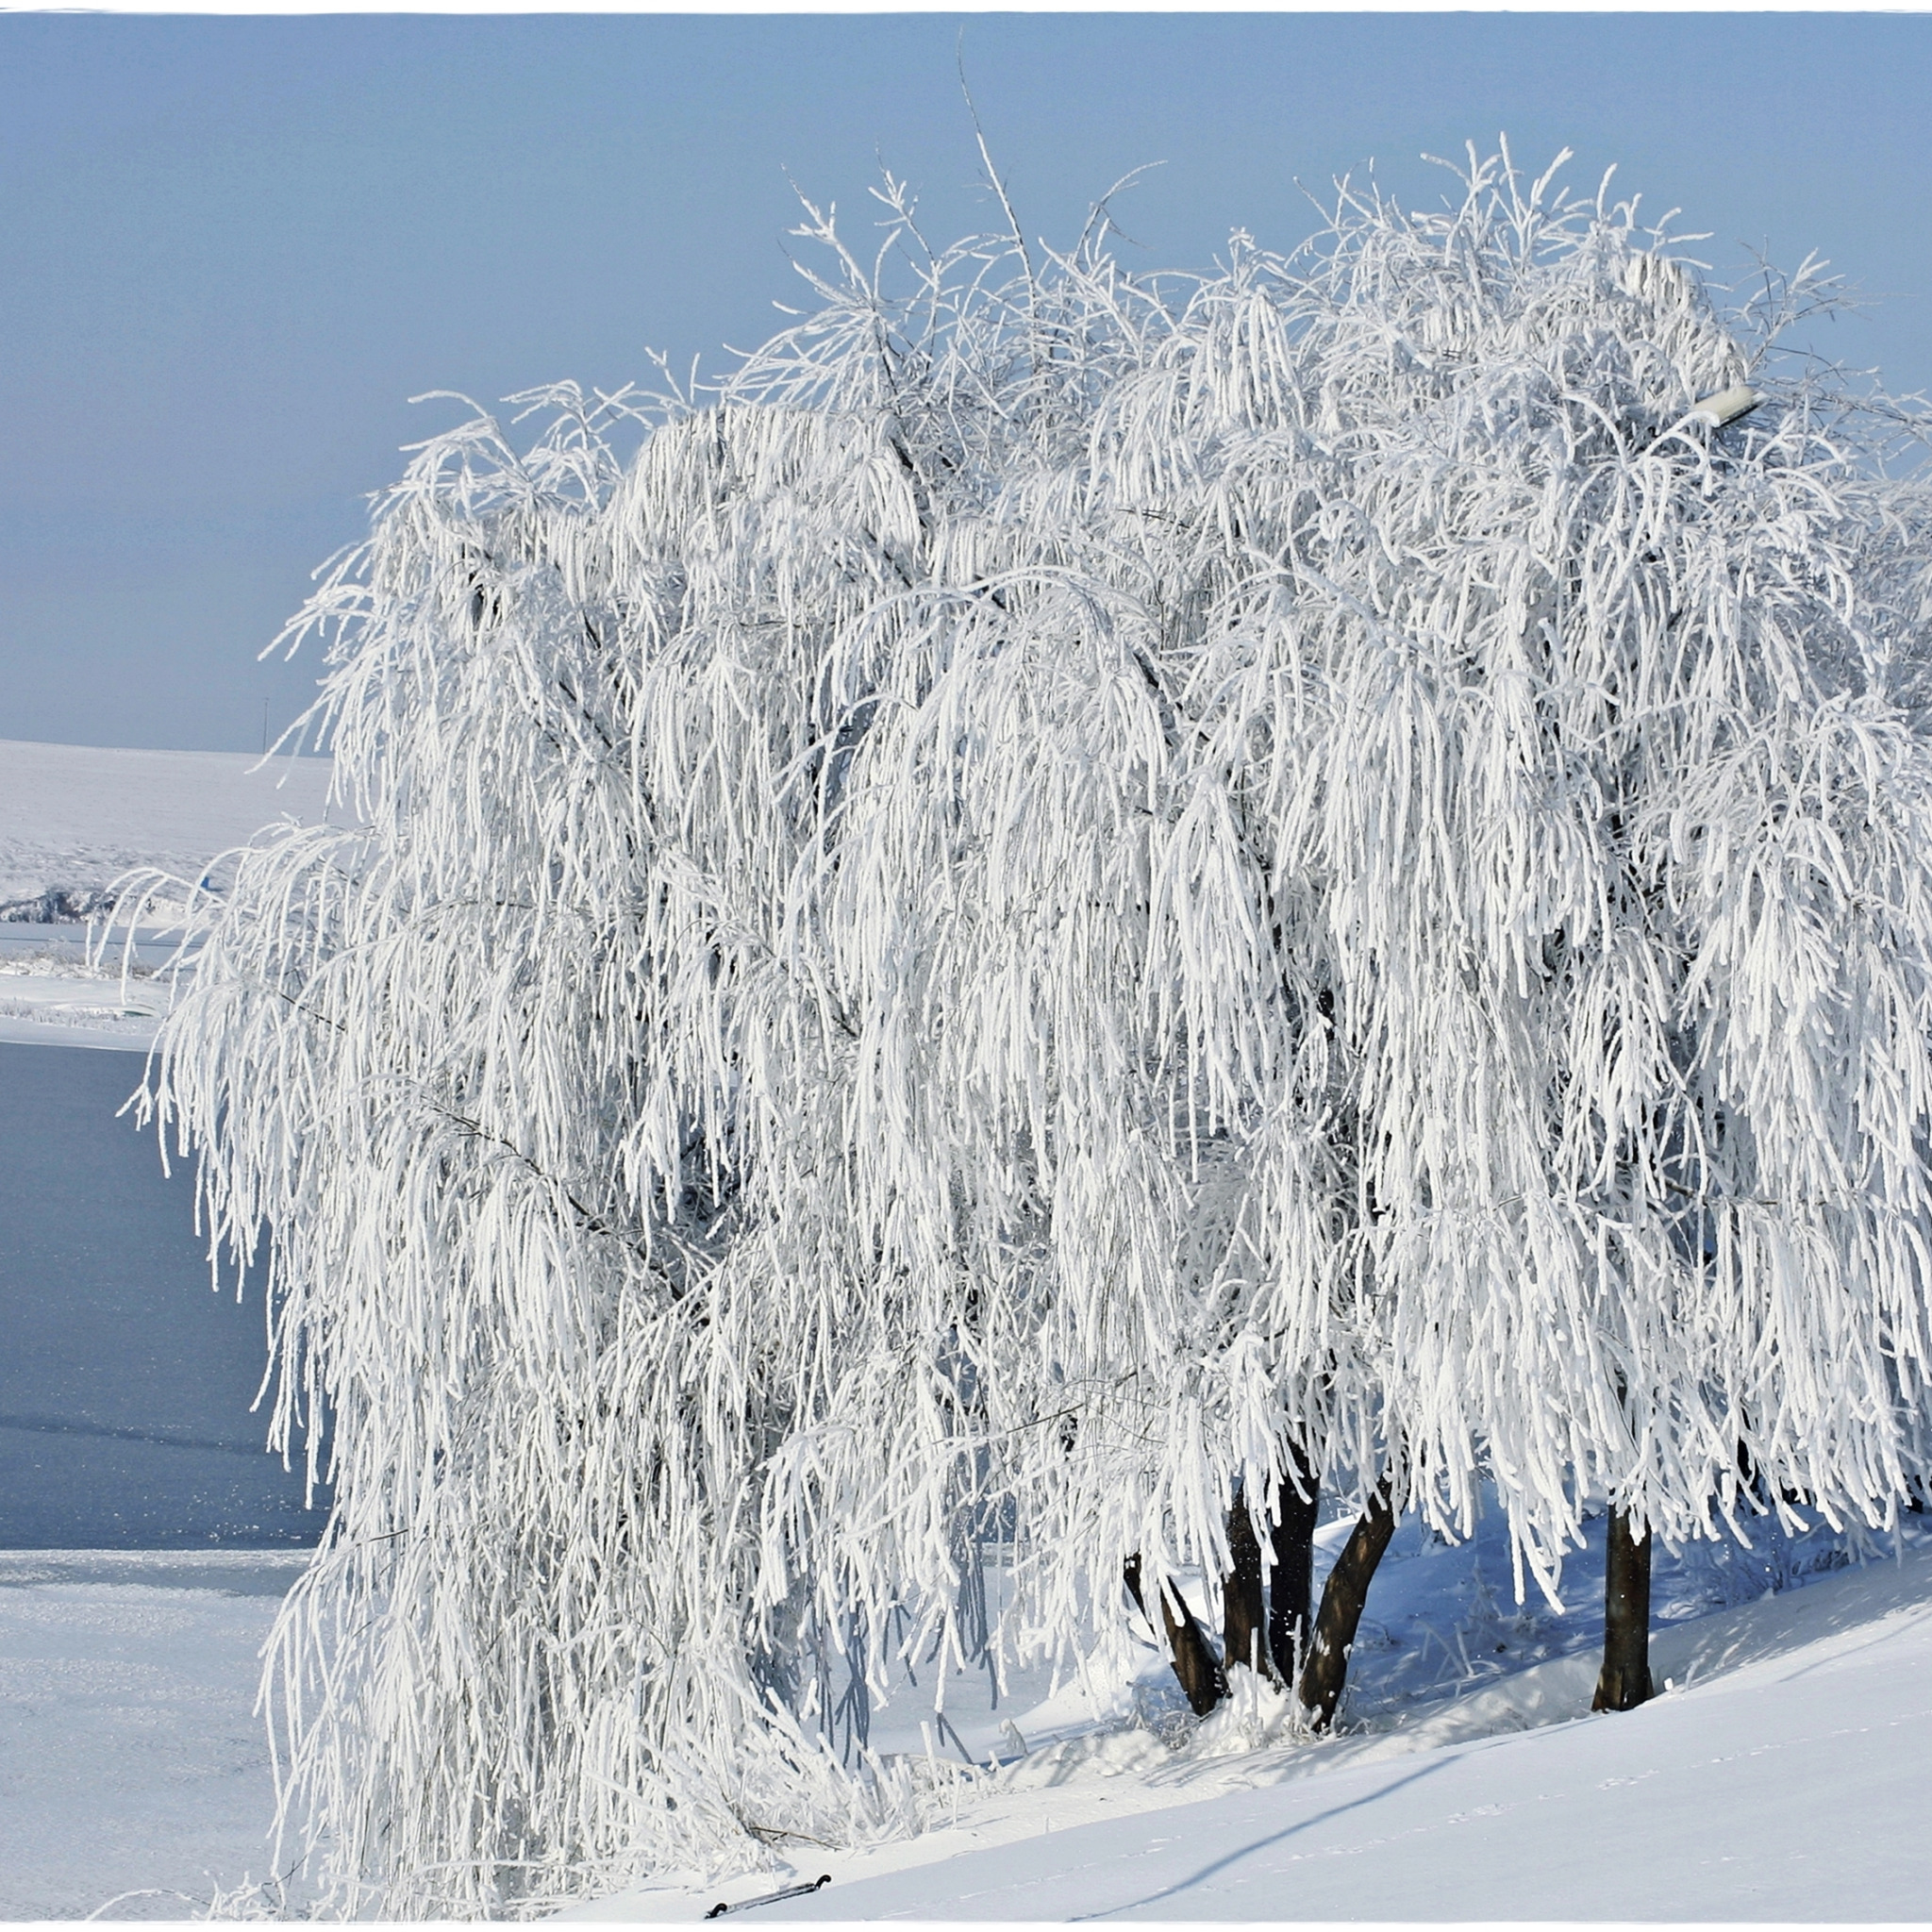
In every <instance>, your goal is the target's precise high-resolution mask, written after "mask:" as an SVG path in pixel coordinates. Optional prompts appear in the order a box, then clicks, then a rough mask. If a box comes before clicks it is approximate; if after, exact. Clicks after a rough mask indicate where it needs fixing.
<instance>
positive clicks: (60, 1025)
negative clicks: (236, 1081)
mask: <svg viewBox="0 0 1932 1932" xmlns="http://www.w3.org/2000/svg"><path fill="white" fill-rule="evenodd" d="M333 772H334V765H333V761H332V760H330V759H327V758H277V759H275V761H274V762H273V763H270V764H266V765H264V764H263V763H262V762H261V760H259V759H258V758H251V757H249V756H248V755H247V754H245V753H241V754H236V753H227V752H189V751H117V750H102V749H98V748H95V747H93V746H90V745H74V744H31V743H24V742H21V741H16V740H0V1041H6V1040H13V1041H58V1042H60V1043H63V1044H69V1045H90V1046H127V1047H135V1048H144V1047H145V1046H146V1045H147V1043H148V1041H150V1040H151V1039H152V1038H153V1035H154V1026H155V1021H156V1019H157V1017H158V1014H159V1013H160V1012H161V1011H162V1010H163V1004H162V1003H163V998H164V994H163V990H162V989H161V988H159V987H158V986H152V985H149V984H147V983H146V982H145V981H144V980H143V978H142V976H141V975H140V974H137V975H136V976H135V977H134V978H133V979H132V980H131V981H130V982H129V983H127V984H126V985H124V984H123V982H122V978H121V974H120V971H119V968H118V964H117V966H116V968H115V969H114V970H113V971H111V972H104V971H101V970H98V969H94V968H91V967H90V966H89V965H88V963H87V960H86V957H85V953H86V948H85V943H84V941H85V926H84V924H83V923H82V922H84V921H85V919H86V918H87V916H88V914H89V913H91V912H92V911H94V910H95V909H96V908H98V907H99V906H100V905H101V903H102V898H103V894H104V892H105V891H106V889H107V888H108V886H109V885H110V884H111V883H112V882H113V880H114V879H115V878H116V877H118V876H119V875H120V874H122V873H125V872H126V871H128V870H130V869H131V868H133V867H136V866H156V867H158V868H159V869H161V870H162V871H164V872H169V873H173V874H176V875H177V876H179V877H181V878H184V879H187V880H191V881H192V880H194V879H198V878H200V877H201V876H202V875H203V874H204V873H205V872H206V871H207V869H208V864H209V861H210V860H211V859H213V858H215V856H216V854H218V853H220V852H223V851H225V850H227V849H229V848H231V847H233V846H236V845H239V844H242V842H244V841H246V840H247V839H248V838H249V837H250V836H251V835H252V834H254V833H255V832H256V831H258V830H259V829H260V828H261V827H262V826H263V825H266V824H272V823H274V822H275V821H276V820H278V819H282V818H292V819H294V820H296V821H298V822H299V823H301V824H317V823H320V822H322V821H324V820H325V819H326V818H327V817H328V815H329V806H328V788H329V782H330V779H331V777H332V775H333ZM338 815H340V814H339V813H338ZM149 963H152V962H149Z"/></svg>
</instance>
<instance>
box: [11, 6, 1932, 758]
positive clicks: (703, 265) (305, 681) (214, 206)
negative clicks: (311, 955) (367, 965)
mask: <svg viewBox="0 0 1932 1932" xmlns="http://www.w3.org/2000/svg"><path fill="white" fill-rule="evenodd" d="M962 24H963V28H964V54H965V60H966V66H967V72H968V77H969V79H970V80H971V83H972V86H973V89H974V96H975V99H976V101H977V104H978V108H979V112H980V118H981V120H982V122H983V124H984V125H985V128H986V132H987V135H988V138H989V140H990V142H991V145H992V148H993V151H994V156H995V158H996V160H997V161H998V163H999V165H1000V167H1001V169H1002V171H1003V173H1004V174H1005V175H1007V177H1008V185H1009V187H1010V189H1011V191H1012V193H1013V196H1014V199H1015V201H1016V203H1017V206H1018V208H1019V212H1020V216H1021V220H1022V222H1023V224H1024V226H1025V227H1026V228H1027V229H1028V230H1029V231H1030V232H1031V234H1033V235H1043V236H1045V237H1046V238H1047V239H1048V240H1049V241H1056V242H1065V241H1068V240H1071V238H1072V237H1073V235H1074V233H1075V232H1076V231H1077V229H1078V227H1079V225H1080V222H1081V220H1082V219H1083V218H1084V216H1085V213H1086V210H1087V207H1088V204H1089V202H1090V201H1091V200H1092V199H1093V198H1094V197H1095V196H1096V195H1098V194H1099V193H1100V192H1103V191H1104V190H1105V189H1106V188H1107V187H1108V185H1109V184H1111V183H1112V182H1113V181H1114V180H1115V179H1116V178H1117V177H1118V176H1119V175H1123V174H1124V173H1125V172H1126V171H1127V170H1128V169H1130V168H1132V167H1134V166H1136V165H1137V164H1139V163H1141V162H1143V161H1163V162H1165V163H1166V166H1164V167H1163V168H1161V169H1159V170H1158V172H1156V173H1155V174H1153V175H1150V176H1148V177H1146V178H1145V180H1144V181H1143V183H1142V185H1141V186H1140V187H1138V188H1137V189H1135V190H1134V191H1133V192H1132V193H1131V195H1130V196H1129V197H1127V198H1126V199H1125V200H1124V203H1123V204H1122V207H1121V209H1120V216H1121V220H1122V223H1123V225H1124V226H1125V227H1126V228H1127V230H1128V231H1129V232H1130V233H1131V234H1132V235H1133V237H1134V238H1135V242H1136V243H1137V244H1139V245H1137V246H1134V247H1124V249H1123V253H1124V256H1125V257H1126V258H1127V259H1128V260H1129V261H1130V262H1131V263H1132V264H1133V265H1135V266H1137V267H1145V268H1150V269H1151V268H1181V269H1185V268H1191V267H1196V266H1205V265H1207V263H1208V261H1209V260H1210V259H1211V258H1212V257H1213V256H1214V255H1215V254H1216V252H1217V251H1218V250H1219V249H1220V248H1221V247H1222V245H1223V244H1224V241H1225V239H1226V236H1227V233H1228V231H1229V229H1230V228H1233V227H1237V226H1239V227H1245V228H1247V229H1248V230H1250V231H1251V232H1252V233H1253V234H1255V236H1256V237H1257V240H1258V241H1260V242H1262V243H1263V244H1264V245H1269V246H1279V247H1285V246H1289V245H1291V244H1292V243H1293V242H1295V241H1297V240H1299V239H1300V238H1301V237H1302V236H1303V235H1304V234H1305V233H1307V230H1308V228H1309V226H1310V225H1311V218H1310V216H1309V213H1308V210H1307V203H1306V201H1305V200H1304V198H1303V196H1302V192H1301V191H1300V190H1299V189H1298V188H1297V186H1296V179H1297V177H1299V178H1300V179H1301V180H1302V181H1304V182H1307V183H1308V184H1309V185H1310V186H1314V187H1320V186H1322V185H1324V184H1325V183H1326V181H1327V180H1328V178H1329V177H1330V176H1331V175H1335V174H1337V173H1339V172H1341V171H1342V170H1344V169H1348V168H1352V167H1358V166H1359V165H1360V164H1361V163H1363V162H1365V161H1367V160H1368V159H1370V158H1374V160H1375V162H1376V163H1377V172H1378V173H1379V175H1381V177H1382V179H1383V180H1384V182H1385V183H1386V184H1387V185H1389V186H1390V187H1391V188H1393V189H1394V190H1395V191H1396V192H1399V193H1401V194H1403V195H1404V196H1405V197H1408V198H1421V197H1423V196H1427V197H1429V198H1431V199H1433V198H1435V197H1437V196H1438V195H1440V193H1441V188H1440V187H1439V186H1438V184H1437V179H1436V178H1434V177H1433V171H1431V170H1430V169H1428V168H1426V167H1425V166H1424V164H1423V163H1422V162H1421V161H1420V160H1419V158H1418V157H1419V155H1420V154H1421V153H1423V152H1424V151H1426V152H1429V153H1435V154H1446V155H1459V154H1460V153H1461V150H1462V143H1463V142H1464V141H1465V140H1469V139H1474V140H1475V141H1477V142H1480V143H1484V144H1485V145H1486V146H1491V145H1493V142H1494V137H1495V135H1496V134H1497V132H1498V130H1505V131H1507V133H1508V135H1509V137H1510V142H1511V145H1512V147H1513V148H1514V150H1515V152H1516V154H1517V156H1518V158H1520V159H1521V160H1523V161H1524V162H1526V163H1535V164H1537V165H1541V163H1542V162H1543V161H1545V160H1547V159H1548V158H1550V157H1551V156H1552V155H1553V154H1554V153H1555V151H1556V150H1557V148H1558V147H1559V146H1565V145H1567V146H1570V147H1574V149H1575V150H1576V151H1577V158H1576V160H1575V161H1574V163H1572V166H1571V168H1570V170H1569V178H1570V179H1571V180H1572V181H1573V182H1574V183H1575V184H1576V185H1577V186H1579V187H1588V188H1592V189H1593V188H1594V186H1595V183H1596V180H1597V177H1598V175H1600V174H1601V173H1602V171H1603V169H1604V168H1605V167H1607V165H1609V164H1610V163H1611V162H1613V161H1614V162H1619V163H1621V172H1620V174H1619V175H1618V185H1619V189H1620V191H1622V192H1641V193H1642V195H1643V197H1644V200H1643V208H1644V209H1645V211H1646V212H1655V213H1657V214H1661V213H1662V212H1663V211H1664V210H1666V209H1667V208H1672V207H1674V206H1681V207H1682V208H1683V209H1684V222H1685V224H1686V225H1689V226H1691V227H1694V228H1708V229H1711V230H1713V231H1714V233H1713V238H1712V240H1711V241H1710V242H1708V243H1707V244H1706V253H1707V256H1708V258H1709V259H1710V260H1711V261H1712V262H1713V264H1714V265H1715V266H1716V268H1718V269H1719V270H1720V271H1724V272H1733V271H1738V272H1741V271H1742V270H1743V269H1744V267H1745V266H1746V264H1748V262H1749V260H1750V251H1752V250H1754V249H1761V250H1766V251H1768V252H1769V254H1770V255H1771V257H1772V258H1774V260H1777V261H1779V262H1780V263H1783V264H1785V265H1788V266H1794V265H1795V264H1796V262H1797V261H1798V260H1799V258H1802V257H1803V256H1804V254H1805V253H1806V251H1807V250H1808V249H1814V248H1815V249H1818V250H1819V251H1821V252H1822V253H1824V255H1826V256H1828V257H1829V258H1831V260H1832V262H1833V264H1834V265H1835V266H1836V267H1837V268H1838V269H1840V271H1841V272H1842V273H1844V274H1845V275H1847V276H1849V277H1850V278H1851V279H1852V280H1853V281H1854V282H1855V283H1857V285H1858V286H1859V287H1861V288H1862V289H1863V290H1864V291H1866V292H1867V293H1868V294H1870V295H1872V296H1878V297H1883V298H1884V300H1883V302H1882V303H1881V305H1880V306H1879V307H1878V308H1876V310H1875V312H1872V313H1868V314H1864V315H1860V316H1857V317H1853V318H1850V319H1840V320H1839V321H1837V322H1835V323H1833V324H1831V325H1828V326H1823V327H1822V328H1821V331H1820V334H1819V337H1818V346H1819V347H1821V348H1822V349H1824V350H1825V351H1826V352H1828V353H1830V354H1832V355H1834V356H1836V357H1839V358H1843V359H1847V360H1850V361H1852V362H1854V363H1857V364H1858V365H1859V366H1869V365H1878V366H1880V367H1881V368H1882V369H1883V371H1884V374H1885V376H1886V378H1887V380H1888V382H1889V384H1890V386H1891V387H1892V388H1894V389H1897V390H1911V389H1921V388H1932V162H1928V158H1927V149H1926V130H1927V127H1928V125H1932V106H1928V104H1932V17H1928V16H1925V15H1917V16H1914V15H1881V14H1870V15H1856V14H1854V15H1846V14H1826V15H1769V14H1736V13H1732V14H1712V15H1694V14H1681V15H1657V14H1633V15H1614V14H1596V15H1587V14H1567V15H1566V14H1557V15H1523V14H1517V15H1478V14H1467V13H1465V14H1433V15H1431V14H1421V15H1415V14H1411V15H1389V14H1383V15H1354V16H1351V15H1314V14H1300V15H1296V14H1276V15H1262V16H1257V15H1222V16H1214V15H1205V14H1188V13H1175V14H1153V15H1149V14H1128V15H1105V14H1080V15H1050V14H1037V15H1024V14H1023V15H1015V14H1006V15H997V14H988V15H968V16H963V17H961V16H944V15H909V14H900V15H884V16H879V15H870V16H849V17H838V16H803V17H791V18H787V17H782V16H780V17H773V16H759V17H738V18H732V17H724V16H712V17H703V16H700V17H675V16H672V17H656V18H653V17H647V16H646V17H640V16H625V17H560V16H550V17H543V16H525V17H498V18H489V17H468V18H460V17H450V18H440V17H432V16H393V17H384V16H373V17H345V16H336V17H321V18H306V19H305V18H228V19H221V18H201V19H196V18H181V17H147V18H142V17H127V16H124V17H113V16H100V15H56V14H45V15H33V14H25V15H23V14H14V15H8V16H0V425H4V430H0V738H40V739H52V740H58V741H69V742H79V743H94V744H125V745H140V746H163V747H166V746H176V747H182V748H207V749H220V750H246V749H252V748H254V747H255V746H256V745H257V744H258V742H259V740H260V733H261V729H262V719H263V709H264V701H266V707H267V711H268V716H269V722H270V724H271V726H272V727H275V728H278V727H279V726H280V725H281V724H285V723H286V722H287V721H288V720H289V719H291V717H292V716H293V715H294V714H295V712H296V711H297V710H298V709H299V708H301V706H302V705H303V704H304V703H305V702H306V701H307V698H308V694H309V692H310V691H312V686H313V680H314V677H315V675H316V674H317V668H318V667H317V666H316V665H315V663H314V662H313V661H308V660H305V659H304V658H297V660H296V661H295V663H294V664H292V665H287V666H281V665H271V666H261V665H258V664H257V663H256V661H255V654H256V652H257V651H258V650H259V649H260V647H261V646H262V645H263V644H264V643H266V642H267V641H268V640H269V639H270V638H271V637H272V636H273V635H274V633H275V630H276V629H277V628H278V627H279V625H280V624H281V622H282V620H283V619H284V618H285V617H286V616H287V615H288V614H289V613H290V612H291V611H292V610H293V608H295V607H296V606H297V605H298V604H299V603H300V601H301V599H302V597H303V595H304V594H305V591H306V589H307V579H308V571H309V570H310V569H311V568H313V567H314V566H315V565H317V564H319V563H320V562H321V561H322V560H323V559H324V558H325V557H326V556H328V554H329V553H330V552H331V551H333V550H334V549H336V548H337V547H338V546H339V545H341V544H342V543H344V542H348V541H353V540H354V539H355V538H356V537H357V536H358V534H359V532H360V530H361V528H362V525H363V519H364V516H365V505H364V501H363V499H364V496H365V494H366V492H368V491H372V490H375V489H377V488H379V487H380V486H381V485H383V484H384V483H386V482H388V481H389V480H391V478H392V477H393V476H394V475H396V474H397V472H398V470H399V469H400V467H401V463H402V460H403V458H401V456H400V455H399V454H398V451H399V446H400V445H401V444H403V443H405V442H407V441H410V440H411V439H412V438H415V437H418V436H421V435H423V434H424V433H425V432H426V431H428V430H429V429H431V428H433V427H436V426H440V425H444V424H446V423H448V422H449V421H451V420H452V414H453V410H452V406H451V405H449V404H447V403H439V404H427V405H423V406H419V407H417V408H413V409H412V408H409V407H408V404H407V401H406V398H407V397H408V396H409V395H411V394H413V393H416V392H418V391H424V390H428V389H456V390H462V391H467V392H468V393H470V394H472V395H475V396H476V397H478V398H479V399H486V400H490V399H494V398H496V397H498V396H501V395H502V394H504V393H506V392H507V391H510V390H512V389H517V388H523V387H526V386H528V385H530V384H533V383H537V382H541V381H545V380H549V379H552V378H556V377H561V376H572V377H575V378H576V379H578V380H580V381H582V382H585V383H594V384H598V385H602V386H609V385H612V384H616V383H619V382H623V381H625V380H626V379H632V378H639V379H641V378H645V377H647V376H648V375H649V374H650V370H649V365H648V363H647V361H646V358H645V353H644V352H645V350H646V349H647V348H650V347H655V348H661V349H664V350H667V351H669V352H670V353H671V354H672V356H673V358H674V359H675V360H676V361H678V362H679V363H687V362H688V361H689V360H690V358H691V356H692V355H693V354H696V353H703V354H705V355H706V356H707V357H708V358H711V359H713V360H715V359H716V355H717V351H718V350H719V348H720V346H721V345H722V344H724V343H727V342H728V343H735V344H738V345H740V346H747V345H749V344H750V343H752V342H753V341H757V340H758V339H759V338H761V337H762V336H764V335H766V334H768V333H770V331H771V329H772V328H773V327H774V325H776V322H777V318H776V317H775V316H774V312H773V309H772V306H771V305H772V304H773V302H774V300H789V299H792V291H793V290H794V288H796V287H797V286H798V285H797V284H796V282H795V278H794V277H793V276H792V275H791V270H790V268H789V266H788V264H787V260H786V257H785V253H784V249H785V247H786V245H787V244H786V242H785V231H786V230H787V228H788V227H789V226H790V225H791V222H792V219H793V208H794V204H793V203H792V201H791V189H790V188H789V187H788V185H787V173H788V171H789V173H790V175H791V178H792V179H794V180H795V181H796V182H797V183H798V185H799V187H800V188H801V189H802V190H804V191H805V192H808V193H810V194H812V195H813V196H814V197H815V198H824V199H831V200H836V201H837V202H838V203H839V204H840V206H841V209H844V210H846V211H847V213H848V215H849V216H851V217H853V218H855V220H856V221H858V222H862V220H863V219H864V217H863V214H862V208H863V205H864V199H865V190H866V188H867V186H868V184H869V182H870V181H871V180H872V179H874V170H875V168H876V166H877V163H878V161H879V160H883V161H884V162H885V163H886V164H887V165H889V166H890V167H891V168H892V169H893V171H894V172H895V173H897V174H899V175H904V176H907V177H909V179H910V180H911V181H912V182H913V184H914V185H915V186H916V187H917V188H918V189H919V191H920V192H921V194H922V198H923V199H922V208H923V214H924V225H926V226H927V228H928V232H929V233H931V234H934V236H935V238H936V239H950V238H951V237H952V236H954V235H956V234H958V233H959V232H962V231H964V230H966V229H969V228H980V227H985V226H988V225H992V224H993V221H994V218H995V215H996V210H994V209H992V208H991V207H990V205H989V199H988V196H987V195H986V192H985V191H984V190H983V188H981V187H980V186H978V185H977V182H976V176H977V171H978V161H977V156H976V154H975V152H974V145H973V137H972V127H971V124H970V122H969V120H968V118H967V115H966V111H965V108H964V107H963V105H962V103H961V100H960V96H959V89H958V76H957V71H956V66H955V47H956V43H957V42H958V39H959V36H960V31H961V26H962Z"/></svg>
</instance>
